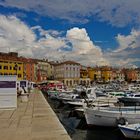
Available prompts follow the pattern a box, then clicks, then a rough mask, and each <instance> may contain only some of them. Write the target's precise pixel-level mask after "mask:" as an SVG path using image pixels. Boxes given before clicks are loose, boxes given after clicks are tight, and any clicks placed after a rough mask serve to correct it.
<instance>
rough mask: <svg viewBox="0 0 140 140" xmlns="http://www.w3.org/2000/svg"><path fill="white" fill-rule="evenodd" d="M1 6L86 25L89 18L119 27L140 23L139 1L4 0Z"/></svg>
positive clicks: (0, 3)
mask: <svg viewBox="0 0 140 140" xmlns="http://www.w3.org/2000/svg"><path fill="white" fill-rule="evenodd" d="M0 5H2V6H9V7H16V8H19V9H24V10H26V11H33V12H36V13H38V14H41V15H44V16H49V17H56V18H61V19H66V20H68V21H70V22H83V23H85V22H88V21H89V18H90V19H91V18H93V19H94V18H96V19H98V20H100V21H107V22H108V23H109V24H111V25H113V26H118V27H123V26H126V25H128V24H131V23H133V24H136V25H139V23H140V12H139V9H140V1H139V0H133V1H132V0H98V1H97V0H86V1H85V0H78V1H77V0H69V1H68V0H59V1H58V0H47V1H46V0H39V1H36V0H30V1H19V0H4V1H0Z"/></svg>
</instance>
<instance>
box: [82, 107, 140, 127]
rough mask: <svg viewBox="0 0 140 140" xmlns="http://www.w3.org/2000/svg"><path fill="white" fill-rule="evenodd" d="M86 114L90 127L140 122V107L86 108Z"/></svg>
mask: <svg viewBox="0 0 140 140" xmlns="http://www.w3.org/2000/svg"><path fill="white" fill-rule="evenodd" d="M84 114H85V118H86V122H87V124H88V125H97V126H111V127H115V126H117V125H118V124H125V123H126V122H128V123H129V124H133V123H138V122H140V107H136V106H135V107H134V106H131V107H119V106H117V107H99V106H98V107H92V106H91V107H85V108H84Z"/></svg>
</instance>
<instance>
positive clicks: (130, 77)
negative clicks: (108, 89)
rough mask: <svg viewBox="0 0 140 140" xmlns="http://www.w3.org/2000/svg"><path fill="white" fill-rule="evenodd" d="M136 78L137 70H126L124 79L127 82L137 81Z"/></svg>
mask: <svg viewBox="0 0 140 140" xmlns="http://www.w3.org/2000/svg"><path fill="white" fill-rule="evenodd" d="M137 79H138V75H137V71H136V70H135V69H128V70H126V80H127V81H128V82H131V81H137Z"/></svg>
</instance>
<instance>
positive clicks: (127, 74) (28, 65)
mask: <svg viewBox="0 0 140 140" xmlns="http://www.w3.org/2000/svg"><path fill="white" fill-rule="evenodd" d="M0 75H17V78H18V80H28V81H33V82H36V83H40V82H43V81H46V80H60V81H62V82H63V83H64V84H65V85H67V86H73V85H77V84H86V85H89V84H90V83H91V82H93V81H96V82H111V81H128V82H132V81H137V82H139V81H140V69H139V68H137V69H125V68H121V69H119V68H112V67H109V66H102V67H94V68H92V67H85V66H82V65H81V64H79V63H77V62H74V61H64V62H49V61H48V60H45V59H43V60H40V59H32V58H25V57H21V56H20V57H19V56H18V53H16V52H9V53H2V52H1V53H0Z"/></svg>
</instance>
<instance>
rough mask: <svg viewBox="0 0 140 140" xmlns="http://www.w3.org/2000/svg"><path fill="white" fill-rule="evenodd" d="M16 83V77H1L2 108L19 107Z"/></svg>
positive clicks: (0, 105)
mask: <svg viewBox="0 0 140 140" xmlns="http://www.w3.org/2000/svg"><path fill="white" fill-rule="evenodd" d="M16 81H17V77H16V76H15V75H11V76H10V75H5V76H0V108H16V107H17V85H16Z"/></svg>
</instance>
